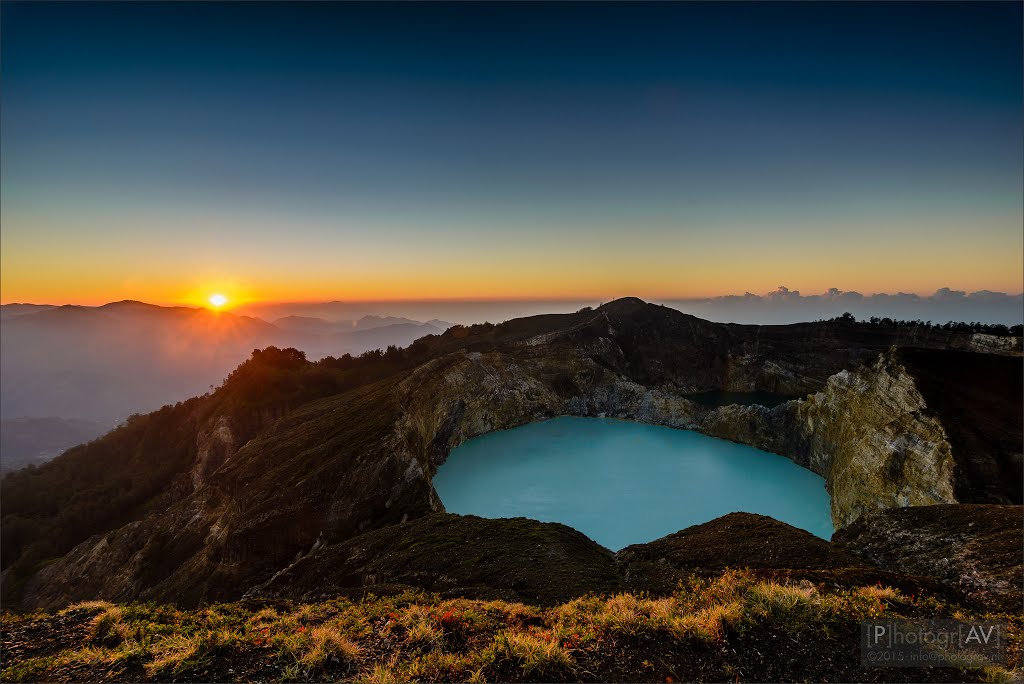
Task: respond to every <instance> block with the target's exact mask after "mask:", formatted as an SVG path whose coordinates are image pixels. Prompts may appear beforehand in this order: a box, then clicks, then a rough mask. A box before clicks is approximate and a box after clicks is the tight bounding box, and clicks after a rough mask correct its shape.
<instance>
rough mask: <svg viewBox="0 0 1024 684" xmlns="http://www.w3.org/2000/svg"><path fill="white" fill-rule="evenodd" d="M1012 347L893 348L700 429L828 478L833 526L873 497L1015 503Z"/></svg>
mask: <svg viewBox="0 0 1024 684" xmlns="http://www.w3.org/2000/svg"><path fill="white" fill-rule="evenodd" d="M1021 370H1022V365H1021V363H1020V360H1019V359H1015V358H1009V357H993V356H986V355H979V354H970V353H965V352H953V351H940V350H922V349H897V348H893V349H891V350H889V351H887V352H885V353H883V354H881V355H880V356H879V357H878V359H877V360H876V361H875V362H874V363H873V364H870V365H865V366H862V367H861V368H858V369H855V370H853V371H847V370H843V371H841V372H839V373H837V374H835V375H833V376H832V377H831V378H829V379H828V382H827V383H826V384H825V386H824V388H822V389H821V390H820V391H818V392H816V393H814V394H812V395H810V396H808V397H807V398H806V399H803V400H794V401H790V402H787V403H785V404H782V405H779V406H776V407H775V408H773V409H771V410H769V409H766V408H764V407H762V406H729V407H724V408H722V409H718V410H716V411H712V412H711V413H709V414H707V415H705V416H703V417H702V418H701V420H700V422H699V424H698V425H697V426H696V427H697V429H699V430H701V431H703V432H706V433H707V434H710V435H713V436H716V437H723V438H725V439H731V440H733V441H737V442H742V443H744V444H750V445H752V446H756V447H758V448H761V449H764V450H766V451H771V452H773V453H778V454H782V455H784V456H787V457H789V458H792V459H793V460H794V461H796V462H797V463H799V464H800V465H803V466H804V467H806V468H809V469H810V470H813V471H814V472H816V473H818V474H820V475H822V476H823V477H824V478H825V482H826V487H827V488H828V491H829V494H830V495H831V499H832V521H833V523H834V525H835V527H836V528H837V529H838V528H841V527H844V526H846V525H849V524H850V523H852V522H853V521H854V520H856V519H857V518H858V517H859V516H860V515H861V514H863V513H865V512H867V511H871V510H878V509H886V508H895V507H904V506H928V505H933V504H942V503H957V502H962V503H966V502H972V503H973V502H999V503H1014V504H1019V503H1022V493H1021V481H1022V472H1021V470H1022V469H1021V454H1020V452H1021V434H1022V418H1021V416H1022V412H1024V408H1022V406H1024V402H1022V397H1021V389H1020V387H1021V382H1020V378H1021Z"/></svg>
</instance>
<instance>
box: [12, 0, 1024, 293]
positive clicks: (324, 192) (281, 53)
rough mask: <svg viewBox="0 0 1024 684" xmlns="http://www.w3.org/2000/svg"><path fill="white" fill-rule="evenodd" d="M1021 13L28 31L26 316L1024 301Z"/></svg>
mask: <svg viewBox="0 0 1024 684" xmlns="http://www.w3.org/2000/svg"><path fill="white" fill-rule="evenodd" d="M1021 8H1022V5H1021V3H1016V2H1014V3H993V4H986V3H981V2H971V3H965V4H959V3H953V2H941V3H934V4H932V3H927V2H915V3H910V4H897V3H866V2H856V3H850V4H841V3H825V4H812V3H804V2H801V3H789V4H781V5H773V4H767V3H759V4H745V3H736V2H729V3H719V4H710V5H707V4H699V3H684V4H670V3H656V4H615V3H604V4H596V5H590V4H580V3H563V4H553V5H549V4H539V3H515V4H494V3H488V4H457V5H440V4H416V5H402V4H394V3H384V4H379V5H372V6H370V5H358V4H330V3H310V4H299V3H288V4H275V3H266V2H260V3H254V4H247V3H241V2H232V3H228V4H214V3H174V4H155V3H132V2H126V3H116V4H96V3H58V4H45V3H38V2H33V3H30V4H21V3H17V2H6V1H5V2H3V3H2V5H0V13H2V16H0V19H2V23H0V30H2V36H0V38H2V41H0V51H2V54H0V60H2V61H0V69H2V79H3V81H2V83H3V100H2V112H0V116H2V119H0V125H2V138H3V140H2V142H3V145H2V152H0V171H2V198H0V214H2V215H0V219H2V230H0V248H2V251H0V259H2V264H0V267H2V268H0V289H2V292H0V298H2V299H3V301H4V302H11V301H37V302H42V301H45V302H52V303H64V302H76V303H100V302H104V301H110V300H115V299H124V298H134V299H143V300H147V301H152V302H156V303H170V302H182V301H198V300H200V299H202V298H205V296H207V294H208V293H210V292H212V291H223V292H224V293H225V294H227V295H228V296H229V297H233V298H234V299H236V300H241V299H264V300H317V299H388V298H430V297H456V298H457V297H577V296H587V297H589V296H593V297H597V298H602V299H607V298H610V297H611V296H620V295H627V294H631V295H636V296H641V297H649V298H658V297H693V296H706V295H720V294H727V293H742V292H744V291H752V292H766V291H770V290H774V289H775V288H776V286H778V285H779V284H780V283H784V284H786V285H788V286H789V287H792V288H797V289H800V290H802V291H803V292H805V293H809V292H823V291H825V290H826V289H827V288H829V287H838V288H841V289H845V290H850V289H856V290H859V291H862V292H867V293H871V292H895V291H900V290H902V291H906V292H918V293H929V292H932V291H934V290H936V289H937V288H940V287H945V286H948V287H952V288H956V289H962V290H967V291H974V290H981V289H990V290H998V291H1007V292H1013V293H1016V292H1020V291H1021V289H1022V285H1021V281H1022V278H1024V271H1022V258H1024V257H1022V254H1024V238H1022V222H1024V216H1022V201H1024V198H1022V184H1024V178H1022V165H1024V159H1022V157H1024V152H1022V86H1021V84H1022V78H1024V76H1022V67H1021V63H1022V45H1021V22H1022V10H1021Z"/></svg>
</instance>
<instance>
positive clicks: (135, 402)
mask: <svg viewBox="0 0 1024 684" xmlns="http://www.w3.org/2000/svg"><path fill="white" fill-rule="evenodd" d="M0 326H2V335H3V348H2V353H0V398H2V410H0V418H2V419H3V420H5V421H6V420H9V419H13V418H20V417H34V418H44V417H45V418H61V419H85V420H89V421H94V420H103V421H112V420H116V419H121V418H124V417H125V416H127V415H129V414H131V413H139V412H142V413H144V412H146V411H151V410H153V409H156V408H158V407H160V406H162V405H164V404H168V403H174V402H177V401H181V400H183V399H186V398H188V397H190V396H194V395H196V394H202V393H204V392H206V391H209V390H210V388H211V386H212V385H215V384H218V383H219V382H220V381H221V380H222V379H223V378H224V377H225V376H226V375H227V373H228V372H229V371H231V369H233V368H235V367H236V366H237V365H238V364H239V363H240V362H241V361H243V360H244V359H246V358H247V357H248V356H249V354H250V353H251V352H252V350H253V349H255V348H264V347H266V346H268V345H274V346H278V347H282V348H284V347H295V348H297V349H301V350H302V351H304V352H306V354H307V355H308V357H309V358H310V359H319V358H323V357H325V356H342V355H343V354H346V353H347V354H353V355H357V354H360V353H362V352H365V351H367V350H370V349H377V348H381V349H384V348H386V347H388V346H389V345H396V346H403V347H404V346H406V345H408V344H410V343H411V342H412V341H413V340H415V339H417V338H419V337H423V336H424V335H431V334H438V333H441V332H444V330H445V329H446V328H448V324H447V323H445V322H443V321H438V320H432V321H429V322H427V323H423V322H420V321H415V320H411V319H407V318H396V317H391V316H380V315H374V314H365V315H363V316H361V317H359V318H358V319H354V320H349V319H346V320H328V319H323V318H317V317H300V316H288V317H284V318H281V319H278V320H276V321H275V322H274V323H269V322H267V321H265V320H262V319H260V318H256V317H253V316H243V315H237V314H234V313H229V312H222V311H211V310H209V309H204V308H189V307H163V306H155V305H152V304H146V303H143V302H137V301H131V300H127V301H122V302H114V303H111V304H105V305H103V306H95V307H91V306H46V305H35V304H7V305H4V306H2V307H0ZM68 446H70V445H68ZM40 449H42V450H43V451H45V448H44V447H43V446H40Z"/></svg>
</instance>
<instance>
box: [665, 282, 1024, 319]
mask: <svg viewBox="0 0 1024 684" xmlns="http://www.w3.org/2000/svg"><path fill="white" fill-rule="evenodd" d="M658 303H659V304H665V305H667V306H671V307H673V308H676V309H679V310H680V311H684V312H686V313H689V314H693V315H694V316H699V317H701V318H706V319H708V320H712V321H719V322H722V323H760V324H771V323H799V322H801V321H813V320H817V319H820V318H832V317H834V316H839V315H841V314H842V313H844V312H847V311H848V312H850V313H851V314H853V315H854V316H856V317H857V318H858V319H867V318H870V317H871V316H880V317H889V318H896V319H905V320H915V319H921V320H923V321H931V322H932V323H945V322H947V321H965V322H974V321H977V322H979V323H1003V324H1005V325H1016V324H1018V323H1022V322H1024V294H1016V295H1011V294H1007V293H1005V292H992V291H990V290H979V291H978V292H970V293H968V292H965V291H963V290H951V289H950V288H948V287H943V288H940V289H939V290H936V291H935V293H934V294H932V295H929V296H921V295H916V294H908V293H905V292H898V293H896V294H886V293H878V294H871V295H864V294H861V293H860V292H854V291H843V290H840V289H838V288H834V287H833V288H830V289H829V290H828V291H827V292H824V293H822V294H812V295H803V294H801V293H800V291H799V290H790V289H789V288H787V287H785V286H781V285H780V286H779V288H778V289H777V290H775V291H774V292H769V293H767V294H764V295H756V294H753V293H750V292H746V293H744V294H742V295H726V296H723V297H708V298H703V299H673V300H661V301H659V302H658Z"/></svg>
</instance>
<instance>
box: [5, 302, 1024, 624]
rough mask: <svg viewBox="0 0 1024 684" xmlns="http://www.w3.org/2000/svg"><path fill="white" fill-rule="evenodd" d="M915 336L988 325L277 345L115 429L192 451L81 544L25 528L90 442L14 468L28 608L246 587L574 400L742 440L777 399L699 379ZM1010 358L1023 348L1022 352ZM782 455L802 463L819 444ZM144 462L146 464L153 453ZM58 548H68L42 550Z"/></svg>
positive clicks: (384, 522) (940, 338)
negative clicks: (163, 426) (309, 356)
mask: <svg viewBox="0 0 1024 684" xmlns="http://www.w3.org/2000/svg"><path fill="white" fill-rule="evenodd" d="M1019 342H1020V340H1019V339H1017V340H1016V343H1015V344H1016V345H1017V346H1016V350H1019ZM900 343H903V344H907V343H916V344H918V345H927V344H930V345H932V346H933V347H936V348H940V349H945V348H949V347H952V348H961V349H970V348H971V345H972V336H971V335H965V334H960V333H948V332H944V331H939V332H936V331H934V330H931V331H920V330H909V331H908V330H886V329H881V328H879V327H878V326H871V325H868V324H857V323H851V322H848V321H830V322H821V323H813V324H802V325H797V326H785V329H782V328H779V327H773V326H726V325H723V324H716V323H710V322H708V321H703V320H702V319H699V318H696V317H693V316H688V315H686V314H682V313H681V312H678V311H675V310H672V309H668V308H666V307H659V306H655V305H650V304H646V303H643V302H642V301H640V300H625V301H618V302H613V303H610V304H608V305H605V306H603V307H598V308H597V309H594V310H591V311H586V310H581V311H579V312H576V313H573V314H555V315H542V316H534V317H529V318H524V319H516V320H513V321H509V322H506V323H503V324H499V325H490V324H480V325H476V326H470V327H464V326H453V327H452V328H451V329H449V330H448V331H446V332H445V333H444V334H442V335H431V336H427V337H424V338H421V339H419V340H417V341H416V342H414V343H413V344H412V345H410V346H409V347H408V348H406V349H401V350H399V349H396V350H394V351H389V352H387V353H382V354H379V355H373V354H370V355H366V356H365V357H363V358H359V359H349V360H344V359H333V360H326V361H321V362H318V363H312V362H309V361H307V360H305V358H304V356H302V355H301V354H300V353H299V352H296V351H294V350H292V351H289V350H275V351H270V350H267V351H264V352H259V353H258V354H254V356H253V358H252V359H250V360H249V361H248V362H246V363H245V364H243V365H242V366H240V367H239V368H238V369H237V370H236V371H235V372H234V373H232V375H231V377H229V378H228V380H227V381H225V383H224V384H223V386H222V387H221V388H220V389H218V390H217V391H216V392H214V393H213V394H211V395H209V396H208V397H201V398H197V399H192V400H189V402H185V403H183V404H179V405H178V406H175V407H167V408H165V409H163V410H162V413H161V412H158V413H157V414H153V416H151V417H143V419H144V420H143V421H142V422H138V423H137V424H135V425H131V424H129V425H128V426H125V427H124V428H121V429H119V431H115V433H112V435H117V437H116V439H117V440H122V441H123V442H124V444H125V445H126V446H128V447H130V446H131V445H132V444H133V443H134V440H136V439H137V437H135V436H133V435H134V434H135V433H134V432H132V431H135V432H138V433H139V435H140V436H141V435H143V434H146V433H148V432H150V429H149V427H148V426H147V421H156V420H158V419H159V420H166V421H168V423H167V424H168V426H177V427H175V428H174V429H175V430H176V433H177V434H178V435H179V436H178V437H176V438H175V440H176V442H175V443H177V444H178V446H176V447H174V450H173V451H172V452H168V460H167V462H168V463H177V464H179V465H177V466H174V467H172V468H170V469H169V470H167V472H166V476H162V477H164V479H162V480H160V481H159V482H157V481H154V489H153V491H154V492H159V493H157V494H155V495H154V496H153V497H151V499H145V498H143V499H141V500H140V501H139V502H138V503H137V504H135V505H137V506H139V505H141V506H142V508H138V509H137V510H138V511H139V513H131V512H129V513H128V514H127V516H126V517H122V518H121V521H120V522H119V523H118V524H117V525H116V527H114V528H110V527H109V526H108V527H104V525H105V523H104V522H103V521H102V520H101V519H97V521H96V523H95V524H94V525H93V527H92V528H91V529H90V530H83V531H82V533H81V536H80V537H79V539H78V540H77V541H76V540H72V539H67V540H66V541H65V542H63V543H64V546H61V547H52V546H51V547H47V548H44V547H42V546H39V544H40V543H42V542H40V540H39V539H36V540H35V541H33V536H34V534H35V535H39V534H40V532H39V531H37V532H35V533H33V532H32V530H31V529H28V528H25V527H24V526H25V524H27V523H25V522H24V521H25V520H29V521H31V518H26V517H25V516H26V515H27V514H28V513H27V511H30V510H32V508H31V506H33V505H35V504H33V503H32V502H33V501H34V500H35V497H37V496H38V492H40V491H42V490H41V489H40V488H41V487H42V486H43V485H42V483H43V482H44V480H45V478H47V477H50V475H51V474H52V473H54V472H59V471H60V470H61V469H65V468H69V467H71V466H74V465H75V464H76V463H79V462H82V461H84V460H85V459H86V456H85V455H84V454H86V453H88V451H83V450H82V449H81V448H79V449H78V450H71V451H69V452H68V453H66V454H65V455H64V456H62V457H61V458H60V459H58V460H57V461H56V462H54V463H53V464H50V465H48V466H44V467H43V468H40V469H38V470H37V471H36V472H34V473H32V474H30V475H23V476H20V477H13V476H8V477H7V478H5V479H4V480H3V483H2V487H3V495H4V499H5V502H9V501H13V502H14V504H13V505H11V506H5V519H4V523H5V528H4V534H3V542H4V544H5V553H4V560H5V570H4V592H5V596H8V597H11V598H13V597H18V596H20V597H21V600H22V601H24V602H25V603H24V604H23V605H25V606H26V607H31V606H43V605H59V604H61V603H63V602H67V601H69V600H77V599H82V598H88V597H94V596H104V597H106V598H110V599H119V600H124V599H143V600H150V599H154V600H170V601H180V602H182V603H185V604H195V603H198V602H202V601H211V600H231V599H232V598H237V597H239V596H240V595H241V593H244V591H246V590H247V589H248V588H251V587H254V586H256V585H258V584H260V583H262V582H265V581H266V580H267V579H268V578H270V577H271V576H273V575H274V574H275V573H278V572H280V571H281V570H282V568H284V567H286V566H287V565H288V564H290V563H291V562H293V561H294V560H295V559H296V558H300V557H303V556H305V555H307V554H309V553H310V550H311V549H313V548H314V547H315V548H320V547H322V546H323V545H324V544H334V543H340V542H343V541H344V540H346V539H350V538H352V537H354V536H356V535H358V534H361V533H365V532H367V531H370V530H373V529H379V528H382V527H386V526H388V525H391V524H396V523H400V522H402V521H403V520H408V519H412V518H418V517H422V516H425V515H428V514H430V513H433V512H437V511H441V510H443V504H442V502H440V501H439V500H438V499H437V496H436V493H435V492H434V491H433V488H432V486H431V484H430V479H431V477H432V474H433V472H435V471H436V468H437V467H439V466H440V464H441V463H443V461H444V458H445V457H446V455H447V453H448V451H450V449H451V448H454V446H456V445H458V444H459V443H461V442H462V441H464V440H466V439H469V438H471V437H473V436H475V435H478V434H482V433H484V432H489V431H491V430H495V429H502V428H505V427H512V426H514V425H518V424H522V423H524V422H528V421H531V420H539V419H543V418H546V417H553V416H555V415H562V414H569V415H610V416H618V417H625V418H632V419H635V420H642V421H647V422H653V423H658V424H664V425H670V426H673V427H689V428H691V429H704V430H708V428H707V427H704V426H709V425H716V426H718V428H717V431H716V430H708V431H709V434H714V435H716V436H724V437H727V438H732V439H740V438H741V437H742V434H741V432H736V428H735V427H733V428H731V429H732V430H733V432H732V433H730V434H726V433H723V431H722V429H721V428H722V426H723V425H726V426H728V425H736V424H737V423H735V421H736V420H740V416H741V415H746V416H751V417H752V416H753V415H754V413H757V414H758V415H760V413H759V412H757V411H756V410H751V412H750V413H741V414H737V413H736V410H735V407H722V408H714V407H700V406H698V405H697V404H695V403H693V402H691V401H689V400H688V399H687V398H686V397H687V395H688V394H690V393H693V392H699V391H705V390H716V389H717V390H732V391H757V390H764V391H785V392H788V393H794V394H799V395H805V394H809V393H813V392H818V391H820V390H822V388H824V387H825V386H826V383H827V382H828V381H829V379H830V378H831V377H832V376H834V375H835V374H836V373H842V372H845V369H846V368H854V369H857V368H863V369H864V370H863V372H865V373H871V372H874V371H873V370H872V369H873V368H874V366H875V365H877V359H878V358H879V356H880V355H882V356H884V355H885V354H886V353H888V352H889V350H890V349H891V347H892V346H893V345H894V344H900ZM1016 350H1014V351H1012V353H1013V354H1019V351H1016ZM964 353H968V352H964ZM968 354H969V355H970V356H972V357H973V356H978V357H981V356H984V357H986V358H988V357H989V355H988V354H980V353H977V352H970V353H968ZM1006 358H1007V359H1008V361H1010V362H1012V363H1014V364H1017V365H1019V356H1015V355H1014V356H1007V357H1006ZM888 367H889V366H885V368H888ZM894 372H895V371H894ZM1018 377H1019V374H1018ZM907 382H910V383H911V384H912V383H913V379H910V380H908V381H907ZM268 401H269V402H270V403H266V402H268ZM801 405H802V404H801V402H788V403H787V404H786V405H784V406H783V407H782V409H781V410H780V408H779V407H777V408H776V409H772V411H777V412H778V414H777V415H778V416H780V418H779V420H782V421H783V423H780V424H782V425H791V424H793V423H789V422H786V421H789V420H791V419H790V418H786V417H785V416H788V415H789V413H787V412H792V411H798V410H803V409H801V408H800V406H801ZM901 410H902V409H901ZM159 416H163V417H162V418H161V417H159ZM716 416H731V417H732V418H731V420H733V422H732V423H729V422H723V421H722V420H721V419H718V418H716V419H715V420H712V418H714V417H716ZM751 417H747V418H742V420H744V421H749V420H751V419H752V418H751ZM716 421H717V422H716ZM764 425H765V426H766V427H771V425H772V423H771V422H767V423H764ZM907 425H908V427H907V428H906V429H909V430H915V429H918V428H917V427H916V425H917V424H916V423H914V422H910V423H907ZM1007 429H1013V428H1012V426H1011V427H1010V428H1007ZM104 439H105V440H106V441H104V440H99V443H100V446H93V447H92V449H93V451H95V450H96V449H102V448H108V447H109V448H110V449H111V451H109V454H110V455H111V456H113V455H116V454H117V453H121V452H119V451H118V449H121V448H122V447H117V448H114V441H115V437H112V436H110V437H108V438H104ZM741 441H742V440H741ZM781 446H786V445H781ZM797 446H799V445H797ZM787 448H789V447H787ZM799 448H800V449H803V448H804V447H802V446H799ZM830 448H831V447H830ZM944 448H947V449H948V447H944ZM776 453H783V455H789V456H790V457H791V458H794V460H798V459H799V458H801V456H800V453H802V452H799V451H797V452H794V453H790V454H786V453H784V450H782V449H779V450H776ZM203 454H205V456H203ZM954 455H956V454H954ZM201 456H202V457H201ZM997 456H998V454H997ZM959 457H960V458H964V457H966V456H964V455H960V456H959ZM798 462H800V461H799V460H798ZM137 463H138V464H139V467H140V468H142V470H141V471H140V472H145V465H146V461H145V459H144V458H143V459H142V460H137ZM197 468H198V469H199V471H197V470H196V469H197ZM15 475H17V474H15ZM197 475H198V476H197ZM40 478H43V479H40ZM101 480H102V478H101ZM33 482H37V483H38V484H33ZM34 492H36V493H34ZM71 496H72V499H69V501H70V500H73V498H74V496H75V494H74V491H73V488H72V491H71ZM955 500H956V499H955V498H954V499H953V501H955ZM934 503H951V501H947V500H945V499H938V500H935V501H934ZM26 506H28V508H26ZM8 512H10V514H8ZM36 519H37V520H40V519H39V518H38V517H37V518H36ZM43 520H44V522H45V519H43ZM18 525H21V526H22V528H21V529H19V528H18ZM89 535H96V536H92V537H91V538H88V539H87V538H86V536H89ZM19 540H21V545H20V546H19V545H18V544H17V542H18V541H19ZM69 543H70V544H73V545H74V548H72V547H71V546H68V544H69ZM54 554H57V555H63V558H61V559H60V560H58V561H56V562H52V563H49V564H48V565H46V566H45V567H43V568H41V569H39V568H37V567H36V565H35V564H36V563H38V562H39V561H40V560H42V559H44V558H49V557H52V556H53V555H54ZM65 554H66V555H65ZM33 559H36V560H33ZM12 567H13V568H14V570H11V568H12Z"/></svg>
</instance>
